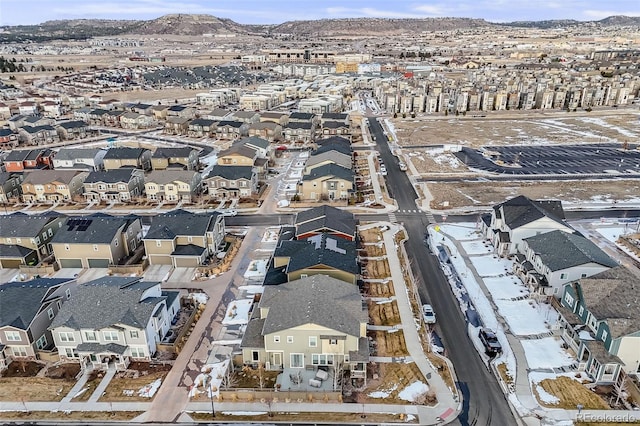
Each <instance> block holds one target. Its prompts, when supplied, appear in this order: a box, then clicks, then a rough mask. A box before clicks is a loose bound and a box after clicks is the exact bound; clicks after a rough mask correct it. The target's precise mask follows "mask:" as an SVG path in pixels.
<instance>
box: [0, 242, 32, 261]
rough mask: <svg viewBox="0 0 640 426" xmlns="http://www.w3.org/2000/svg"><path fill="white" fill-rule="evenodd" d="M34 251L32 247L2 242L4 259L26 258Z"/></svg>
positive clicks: (1, 249) (0, 249) (0, 247)
mask: <svg viewBox="0 0 640 426" xmlns="http://www.w3.org/2000/svg"><path fill="white" fill-rule="evenodd" d="M33 252H34V250H32V249H29V248H26V247H22V246H19V245H16V244H0V258H3V259H17V258H20V259H24V258H25V257H27V256H29V255H30V254H31V253H33Z"/></svg>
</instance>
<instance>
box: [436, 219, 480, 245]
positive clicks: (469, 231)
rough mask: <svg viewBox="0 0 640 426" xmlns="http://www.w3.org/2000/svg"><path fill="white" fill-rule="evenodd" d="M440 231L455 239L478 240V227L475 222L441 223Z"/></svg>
mask: <svg viewBox="0 0 640 426" xmlns="http://www.w3.org/2000/svg"><path fill="white" fill-rule="evenodd" d="M439 226H440V231H441V232H443V233H445V234H447V235H448V236H450V237H451V238H453V239H454V240H457V241H469V240H479V239H480V238H481V237H480V234H478V231H479V230H478V228H477V227H476V224H475V223H470V222H469V223H467V222H461V223H456V224H451V223H450V224H442V225H439Z"/></svg>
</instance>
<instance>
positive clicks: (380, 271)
mask: <svg viewBox="0 0 640 426" xmlns="http://www.w3.org/2000/svg"><path fill="white" fill-rule="evenodd" d="M365 269H366V271H367V278H371V279H384V278H389V277H390V276H391V270H390V269H389V262H387V260H386V259H384V260H369V261H367V262H366V266H365Z"/></svg>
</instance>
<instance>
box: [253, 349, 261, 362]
mask: <svg viewBox="0 0 640 426" xmlns="http://www.w3.org/2000/svg"><path fill="white" fill-rule="evenodd" d="M251 361H253V362H258V361H260V352H258V351H251Z"/></svg>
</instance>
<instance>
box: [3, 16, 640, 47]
mask: <svg viewBox="0 0 640 426" xmlns="http://www.w3.org/2000/svg"><path fill="white" fill-rule="evenodd" d="M594 24H595V25H601V26H614V25H618V26H622V25H624V26H640V17H629V16H610V17H608V18H605V19H602V20H600V21H589V22H581V21H575V20H570V19H569V20H550V21H518V22H508V23H499V24H497V23H491V22H487V21H485V20H484V19H472V18H425V19H385V18H352V19H318V20H308V21H287V22H283V23H282V24H275V25H244V24H239V23H237V22H235V21H233V20H231V19H226V18H217V17H215V16H212V15H194V14H172V15H165V16H161V17H159V18H157V19H151V20H110V19H71V20H60V21H47V22H43V23H42V24H39V25H17V26H4V27H0V43H9V42H27V41H34V42H43V41H48V40H83V39H87V38H91V37H101V36H115V35H133V34H148V35H150V34H171V35H190V36H198V35H202V34H217V33H233V34H239V35H242V34H273V35H276V34H277V35H288V34H290V35H293V36H304V35H311V36H346V35H360V36H381V35H395V34H402V33H419V32H423V31H429V32H431V31H446V30H455V29H463V28H479V27H486V26H492V25H502V26H510V27H528V28H560V27H573V26H580V25H589V26H593V25H594Z"/></svg>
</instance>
